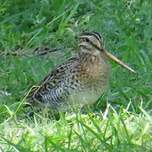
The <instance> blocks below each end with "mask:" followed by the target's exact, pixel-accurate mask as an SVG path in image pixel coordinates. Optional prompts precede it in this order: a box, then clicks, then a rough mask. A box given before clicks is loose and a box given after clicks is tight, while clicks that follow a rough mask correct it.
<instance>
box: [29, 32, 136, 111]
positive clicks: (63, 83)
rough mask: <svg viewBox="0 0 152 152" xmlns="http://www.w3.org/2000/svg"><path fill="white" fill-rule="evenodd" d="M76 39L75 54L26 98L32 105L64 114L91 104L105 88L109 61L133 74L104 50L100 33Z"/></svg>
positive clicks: (91, 33)
mask: <svg viewBox="0 0 152 152" xmlns="http://www.w3.org/2000/svg"><path fill="white" fill-rule="evenodd" d="M78 39H79V49H80V50H79V52H78V54H76V55H75V56H74V57H72V58H70V59H68V60H67V61H65V62H64V63H63V64H61V65H59V66H57V67H56V68H54V70H52V71H51V72H50V73H49V74H48V75H47V76H46V77H45V78H44V80H43V81H42V82H41V83H40V84H39V86H38V87H36V88H34V89H32V91H31V92H30V94H29V96H28V98H30V101H31V102H30V103H31V104H32V103H37V102H38V103H41V104H43V105H46V106H50V107H51V108H52V109H57V110H63V111H66V110H67V109H68V108H70V107H77V106H80V107H82V106H84V105H87V104H92V103H94V102H95V101H97V99H98V98H99V97H100V96H101V94H102V93H103V91H104V89H105V86H106V85H107V81H108V71H109V68H108V64H107V60H108V59H111V60H114V61H115V62H116V63H118V64H120V65H121V66H123V67H124V68H126V69H128V70H130V71H131V72H135V71H134V70H133V69H131V68H130V67H128V66H127V65H126V64H124V63H123V62H122V61H120V60H119V59H117V58H116V57H114V56H113V55H112V54H110V53H108V52H107V51H106V50H105V49H104V48H103V44H102V40H101V39H102V38H101V36H100V35H99V33H97V32H90V33H89V32H88V33H87V32H86V33H82V34H81V35H80V36H79V37H78Z"/></svg>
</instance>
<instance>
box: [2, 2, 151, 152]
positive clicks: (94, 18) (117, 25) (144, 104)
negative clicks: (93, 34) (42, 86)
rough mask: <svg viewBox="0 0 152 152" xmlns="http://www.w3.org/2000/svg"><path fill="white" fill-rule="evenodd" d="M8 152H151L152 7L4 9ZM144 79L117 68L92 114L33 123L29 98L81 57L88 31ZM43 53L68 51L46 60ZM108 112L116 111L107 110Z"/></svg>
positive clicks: (19, 5)
mask: <svg viewBox="0 0 152 152" xmlns="http://www.w3.org/2000/svg"><path fill="white" fill-rule="evenodd" d="M0 4H1V5H0V20H1V22H0V33H1V34H0V151H4V152H6V151H7V152H10V151H11V152H16V151H20V152H24V151H25V152H26V151H27V152H29V151H31V152H37V151H38V152H43V151H44V152H50V151H65V152H77V151H78V152H79V151H80V152H82V151H84V152H93V151H94V152H97V151H99V152H100V151H105V152H143V151H145V152H151V151H152V131H151V130H152V115H151V111H152V108H151V107H152V28H151V27H152V20H151V18H152V12H151V10H152V2H151V0H146V1H143V0H122V1H118V0H113V1H111V0H102V1H100V0H92V1H89V0H83V1H80V0H78V1H76V0H71V1H69V0H52V1H51V0H45V1H44V0H41V1H38V0H27V1H25V0H22V1H20V0H13V1H9V0H5V1H0ZM85 30H87V31H92V30H93V31H97V32H100V33H101V34H102V35H103V38H104V43H105V47H106V49H107V50H109V51H110V52H111V53H113V54H114V55H116V56H117V57H118V58H120V59H121V60H123V61H124V62H125V63H128V64H129V65H130V66H131V67H132V68H134V69H135V70H136V71H137V73H138V74H137V75H134V74H131V73H129V72H128V71H126V70H124V69H122V68H121V67H120V66H118V65H116V64H115V63H110V65H111V77H110V82H109V87H108V89H107V93H106V94H105V95H104V96H102V97H101V99H100V100H99V101H98V102H97V103H96V104H95V105H93V106H92V107H90V108H91V110H90V112H88V113H86V114H80V113H78V114H73V113H72V114H71V113H67V114H65V115H63V116H61V119H60V120H58V121H57V120H52V119H51V118H50V117H49V116H48V115H49V113H48V112H46V111H45V110H44V111H42V112H36V113H35V115H34V118H28V117H27V116H26V109H25V108H24V107H23V105H24V102H25V99H24V96H25V95H26V93H27V92H28V90H29V89H30V87H31V86H32V85H36V84H37V83H38V82H39V81H40V80H41V79H43V77H44V76H45V75H46V74H47V73H48V71H50V70H51V69H52V68H53V67H54V66H55V65H57V64H60V63H62V62H64V61H65V60H66V59H67V58H68V57H70V56H71V55H72V54H74V53H75V52H76V51H75V50H77V45H76V40H75V36H76V35H78V34H79V33H80V32H82V31H85ZM37 47H48V48H50V49H54V48H61V49H60V50H59V51H57V52H54V53H48V54H46V55H43V56H40V55H37V54H36V53H34V50H35V48H37ZM107 104H108V106H107Z"/></svg>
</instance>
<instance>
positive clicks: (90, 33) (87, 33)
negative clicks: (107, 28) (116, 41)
mask: <svg viewBox="0 0 152 152" xmlns="http://www.w3.org/2000/svg"><path fill="white" fill-rule="evenodd" d="M81 35H89V36H94V37H95V38H96V39H97V40H99V41H100V40H101V35H100V34H99V33H97V32H84V33H82V34H81Z"/></svg>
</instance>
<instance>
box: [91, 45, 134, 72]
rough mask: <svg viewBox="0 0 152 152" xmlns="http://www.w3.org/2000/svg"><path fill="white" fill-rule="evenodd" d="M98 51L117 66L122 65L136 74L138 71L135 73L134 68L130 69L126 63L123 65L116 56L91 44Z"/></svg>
mask: <svg viewBox="0 0 152 152" xmlns="http://www.w3.org/2000/svg"><path fill="white" fill-rule="evenodd" d="M90 43H91V44H92V45H93V46H94V47H95V48H96V49H98V50H99V51H101V52H102V53H104V55H105V56H107V57H108V58H110V59H111V60H113V61H115V62H116V63H117V64H119V65H121V66H122V67H123V68H125V69H127V70H129V71H131V72H133V73H136V71H134V70H133V69H132V68H130V67H129V66H128V65H126V64H125V63H123V62H122V61H121V60H119V59H118V58H116V57H115V56H114V55H112V54H111V53H109V52H108V51H106V50H105V49H103V48H99V47H98V46H96V45H95V44H93V43H92V42H90Z"/></svg>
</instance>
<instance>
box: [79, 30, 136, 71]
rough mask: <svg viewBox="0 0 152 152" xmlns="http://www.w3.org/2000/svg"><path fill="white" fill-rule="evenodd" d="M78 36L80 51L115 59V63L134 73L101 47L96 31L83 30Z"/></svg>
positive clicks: (101, 43)
mask: <svg viewBox="0 0 152 152" xmlns="http://www.w3.org/2000/svg"><path fill="white" fill-rule="evenodd" d="M78 38H79V47H80V49H81V51H82V52H85V53H89V54H91V55H94V56H101V57H104V58H105V59H111V60H113V61H115V62H116V63H117V64H119V65H121V66H122V67H123V68H126V69H127V70H129V71H131V72H133V73H136V72H135V71H134V70H133V69H132V68H130V67H129V66H127V65H126V64H125V63H123V62H122V61H121V60H119V59H118V58H116V57H115V56H114V55H112V54H111V53H109V52H108V51H106V50H105V48H104V47H103V39H102V37H101V35H100V34H99V33H97V32H84V33H82V34H80V36H79V37H78Z"/></svg>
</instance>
